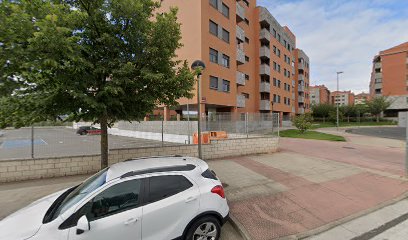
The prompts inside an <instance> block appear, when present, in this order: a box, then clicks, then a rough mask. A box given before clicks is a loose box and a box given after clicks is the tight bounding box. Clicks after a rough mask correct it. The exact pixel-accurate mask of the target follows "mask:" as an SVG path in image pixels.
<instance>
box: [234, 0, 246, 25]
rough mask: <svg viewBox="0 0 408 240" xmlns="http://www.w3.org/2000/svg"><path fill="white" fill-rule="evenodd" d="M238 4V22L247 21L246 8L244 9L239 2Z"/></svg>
mask: <svg viewBox="0 0 408 240" xmlns="http://www.w3.org/2000/svg"><path fill="white" fill-rule="evenodd" d="M236 4H237V22H241V21H244V20H245V8H244V7H242V6H241V5H240V4H239V3H238V2H237V3H236Z"/></svg>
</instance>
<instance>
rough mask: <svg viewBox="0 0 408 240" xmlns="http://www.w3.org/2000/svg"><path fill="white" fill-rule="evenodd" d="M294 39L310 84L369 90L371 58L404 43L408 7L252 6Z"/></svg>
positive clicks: (367, 0)
mask: <svg viewBox="0 0 408 240" xmlns="http://www.w3.org/2000/svg"><path fill="white" fill-rule="evenodd" d="M258 5H260V6H265V7H267V8H268V9H269V11H270V12H271V13H272V15H274V16H275V18H276V19H277V20H278V21H279V22H280V24H281V25H287V26H288V27H289V28H290V29H291V30H292V32H294V34H295V35H296V39H297V47H298V48H301V49H303V50H304V51H305V52H306V54H307V55H308V56H309V57H310V62H311V84H313V85H314V84H325V85H326V86H328V87H329V89H331V90H335V88H336V71H344V74H343V75H342V76H341V83H340V89H341V90H353V91H355V92H361V91H365V92H367V91H368V89H369V82H370V74H371V67H372V59H373V57H374V56H375V55H376V54H377V53H378V52H379V51H381V50H385V49H388V48H391V47H393V46H395V45H398V44H401V43H403V42H406V41H408V27H407V26H408V3H407V2H405V1H398V0H359V1H355V0H350V1H340V0H337V1H325V0H296V1H283V0H258Z"/></svg>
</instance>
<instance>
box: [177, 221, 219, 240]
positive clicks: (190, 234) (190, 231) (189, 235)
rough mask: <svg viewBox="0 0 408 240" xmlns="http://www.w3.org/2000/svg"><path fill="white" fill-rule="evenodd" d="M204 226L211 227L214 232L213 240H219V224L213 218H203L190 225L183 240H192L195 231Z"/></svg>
mask: <svg viewBox="0 0 408 240" xmlns="http://www.w3.org/2000/svg"><path fill="white" fill-rule="evenodd" d="M205 224H209V225H210V226H212V229H214V230H216V235H215V236H214V238H213V240H219V239H220V235H221V224H220V222H219V221H218V220H217V218H215V217H213V216H204V217H202V218H200V219H198V220H196V221H195V222H194V223H193V224H191V226H190V228H189V229H188V230H187V233H186V236H185V238H184V240H194V239H195V238H194V236H195V234H196V233H197V230H198V229H199V228H202V227H203V226H205ZM196 236H197V235H196ZM206 239H210V238H206Z"/></svg>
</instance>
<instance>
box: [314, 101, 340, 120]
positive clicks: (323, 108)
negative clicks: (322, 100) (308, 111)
mask: <svg viewBox="0 0 408 240" xmlns="http://www.w3.org/2000/svg"><path fill="white" fill-rule="evenodd" d="M335 109H336V107H335V106H334V105H332V104H319V105H313V106H312V115H313V117H315V118H327V117H329V113H330V112H331V111H333V110H335Z"/></svg>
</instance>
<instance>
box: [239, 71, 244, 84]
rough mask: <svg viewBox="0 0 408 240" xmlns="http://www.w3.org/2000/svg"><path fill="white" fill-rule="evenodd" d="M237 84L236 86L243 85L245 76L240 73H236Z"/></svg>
mask: <svg viewBox="0 0 408 240" xmlns="http://www.w3.org/2000/svg"><path fill="white" fill-rule="evenodd" d="M237 84H238V85H242V86H244V85H245V74H244V73H242V72H238V71H237Z"/></svg>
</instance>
